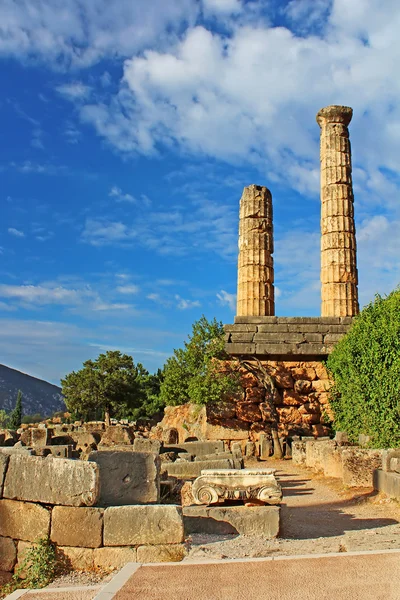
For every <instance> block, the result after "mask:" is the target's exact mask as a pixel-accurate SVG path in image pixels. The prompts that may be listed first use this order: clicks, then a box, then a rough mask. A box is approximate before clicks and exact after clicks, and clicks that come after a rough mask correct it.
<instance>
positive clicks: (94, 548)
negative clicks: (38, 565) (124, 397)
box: [0, 453, 186, 571]
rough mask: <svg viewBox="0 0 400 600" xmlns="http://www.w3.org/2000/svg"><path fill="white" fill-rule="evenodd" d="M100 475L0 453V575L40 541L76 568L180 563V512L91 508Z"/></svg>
mask: <svg viewBox="0 0 400 600" xmlns="http://www.w3.org/2000/svg"><path fill="white" fill-rule="evenodd" d="M115 454H116V453H115ZM116 458H118V457H116ZM29 472H31V473H32V475H31V477H32V479H34V482H32V483H31V482H29V481H27V479H28V480H29ZM100 472H101V468H100V469H99V466H98V465H97V464H96V463H94V462H84V461H74V460H68V459H65V460H64V459H52V458H41V457H36V456H29V455H8V454H2V453H0V484H2V482H3V481H4V484H2V485H0V571H12V570H13V569H14V568H15V566H16V565H19V564H21V563H22V561H23V558H24V556H25V555H26V552H27V550H28V548H30V547H31V546H32V544H34V543H35V542H36V541H37V540H38V539H39V538H43V537H44V538H47V537H49V539H50V540H51V541H52V542H54V544H55V545H56V547H57V552H58V554H59V555H60V557H62V558H64V559H66V560H67V561H68V562H69V564H70V565H71V567H72V568H74V569H77V570H87V569H96V568H103V569H109V568H110V569H114V568H118V567H121V566H123V565H124V564H125V563H126V562H127V561H131V562H132V561H133V562H135V561H139V562H160V561H179V560H182V559H183V558H184V556H185V555H186V549H185V546H184V544H183V542H184V529H183V516H182V510H181V507H179V506H175V505H160V504H152V505H147V504H143V505H129V506H110V507H107V508H101V507H94V506H93V504H96V503H97V502H98V500H99V493H100V485H99V477H100ZM22 475H24V476H22ZM109 476H110V473H109ZM33 483H34V485H33ZM38 490H39V491H38ZM146 493H148V489H144V494H146ZM137 495H139V490H137ZM141 499H142V500H144V497H143V498H141Z"/></svg>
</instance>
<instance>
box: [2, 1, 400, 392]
mask: <svg viewBox="0 0 400 600" xmlns="http://www.w3.org/2000/svg"><path fill="white" fill-rule="evenodd" d="M399 28H400V5H399V3H398V2H397V0H352V1H351V2H349V1H348V0H332V1H330V0H291V1H290V2H285V1H278V0H274V1H273V0H271V1H267V0H251V1H250V0H247V1H245V0H174V2H165V0H115V1H114V2H112V3H110V2H109V1H108V0H96V1H94V2H86V1H85V0H37V2H32V1H31V0H3V1H2V2H1V4H0V206H1V220H0V363H3V364H6V365H9V366H11V367H14V368H17V369H21V370H23V371H25V372H28V373H30V374H33V375H36V376H38V377H42V378H45V379H48V380H50V381H53V382H55V383H58V382H59V379H60V377H62V376H63V375H65V374H66V373H67V372H69V371H71V370H72V369H78V368H79V367H80V366H81V364H82V362H83V361H84V360H86V359H87V358H90V357H93V358H94V357H95V356H97V354H98V353H99V352H100V351H104V350H106V349H114V348H115V349H121V350H123V351H126V352H128V353H131V354H132V355H133V357H134V360H135V361H136V362H142V363H143V364H144V365H145V366H146V367H147V368H148V369H149V370H150V371H153V370H155V369H156V368H157V367H158V366H161V365H162V364H163V363H164V362H165V360H166V358H167V357H168V356H169V355H170V354H171V352H172V350H173V348H175V347H179V346H181V345H182V343H183V340H184V339H185V338H186V336H187V334H188V333H189V332H190V328H191V324H192V323H193V321H194V320H196V319H198V318H199V317H200V316H201V315H202V314H205V315H206V316H207V317H209V318H211V317H213V316H216V317H217V318H218V319H220V320H222V321H223V322H225V323H229V322H232V320H233V317H234V313H235V293H236V258H237V228H238V207H239V199H240V196H241V193H242V189H243V187H244V186H247V185H250V184H251V183H255V184H258V185H266V186H267V187H269V188H270V189H271V191H272V195H273V202H274V217H275V218H274V225H275V255H274V259H275V279H276V286H277V302H276V313H277V314H278V315H318V314H319V311H320V296H319V294H320V291H319V287H320V286H319V209H320V204H319V128H318V125H317V124H316V122H315V115H316V113H317V111H318V110H319V109H320V108H321V107H323V106H325V105H328V104H346V105H350V106H352V107H353V109H354V117H353V121H352V123H351V125H350V133H351V140H352V146H353V174H354V190H355V197H356V207H355V210H356V225H357V239H358V261H359V275H360V300H361V303H362V304H365V303H366V302H368V301H369V300H371V299H372V298H373V297H374V294H375V293H377V292H379V293H381V294H383V293H386V292H389V291H390V290H391V289H393V288H394V287H395V286H397V285H398V283H399V281H400V235H399V231H400V210H399V208H400V202H399V185H400V180H399V175H400V167H399V165H400V104H399V97H400V93H399V92H400V77H399V64H400V38H399V36H398V31H399Z"/></svg>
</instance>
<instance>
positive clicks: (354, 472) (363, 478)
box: [292, 440, 387, 488]
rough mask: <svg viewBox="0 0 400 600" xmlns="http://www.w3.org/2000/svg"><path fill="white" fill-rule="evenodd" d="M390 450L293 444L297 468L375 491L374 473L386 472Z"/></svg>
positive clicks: (322, 443)
mask: <svg viewBox="0 0 400 600" xmlns="http://www.w3.org/2000/svg"><path fill="white" fill-rule="evenodd" d="M385 452H387V451H386V450H372V449H367V448H360V447H358V446H341V445H339V444H338V443H337V442H336V441H335V440H302V441H294V442H293V444H292V460H293V463H294V464H297V465H300V466H304V467H307V468H309V469H312V470H313V471H314V472H316V473H323V474H324V475H325V476H326V477H334V478H337V479H341V480H342V481H343V484H344V485H345V486H347V487H367V488H373V487H374V471H375V470H376V469H382V467H383V464H384V460H385Z"/></svg>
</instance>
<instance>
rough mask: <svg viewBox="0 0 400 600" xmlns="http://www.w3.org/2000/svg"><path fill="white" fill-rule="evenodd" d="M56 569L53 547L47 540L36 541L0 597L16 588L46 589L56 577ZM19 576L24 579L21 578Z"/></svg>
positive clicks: (0, 591) (2, 590)
mask: <svg viewBox="0 0 400 600" xmlns="http://www.w3.org/2000/svg"><path fill="white" fill-rule="evenodd" d="M57 567H58V565H57V556H56V549H55V546H54V545H53V544H52V543H51V542H50V541H49V540H48V538H40V539H38V540H37V541H36V542H35V544H34V546H32V547H31V548H29V550H28V551H27V553H26V556H25V558H24V560H23V561H22V563H21V564H20V565H19V567H18V568H17V569H16V570H15V574H14V575H13V577H12V580H11V581H10V583H8V584H7V585H5V586H4V587H3V588H2V589H1V590H0V597H1V596H2V595H4V594H10V593H11V592H13V591H14V590H16V589H18V588H24V589H25V588H43V587H46V585H48V584H49V583H51V582H52V581H53V579H54V577H55V576H56V573H57ZM21 575H24V577H23V578H22V577H21Z"/></svg>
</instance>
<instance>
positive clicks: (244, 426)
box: [160, 360, 331, 445]
mask: <svg viewBox="0 0 400 600" xmlns="http://www.w3.org/2000/svg"><path fill="white" fill-rule="evenodd" d="M262 363H263V365H265V366H266V367H267V370H268V371H269V373H270V374H271V375H272V376H273V378H274V380H275V383H276V392H275V395H274V404H275V405H276V409H277V412H278V415H279V420H280V425H279V429H280V433H281V435H282V436H288V435H309V436H311V435H313V436H325V435H328V434H329V433H330V429H329V427H328V426H327V423H328V422H329V420H330V417H331V413H330V406H329V388H330V386H331V381H330V380H329V378H328V373H327V371H326V369H325V366H324V365H323V363H322V362H321V361H318V360H309V361H299V360H286V361H273V360H269V361H268V360H267V361H262ZM241 381H242V386H243V392H242V393H240V394H238V395H237V396H236V397H235V398H231V399H227V400H225V401H223V402H216V403H209V404H207V405H206V406H203V407H200V406H197V405H193V404H184V405H181V406H167V408H166V409H165V413H164V418H163V420H162V421H161V423H160V427H162V429H163V430H169V429H175V430H176V431H177V432H178V434H179V442H184V441H185V440H186V439H188V438H192V437H196V438H197V439H199V440H224V441H225V442H227V443H228V445H229V444H230V443H232V442H241V443H242V445H245V443H246V442H247V441H253V442H258V441H259V437H260V434H261V433H267V434H268V433H269V431H270V421H269V419H270V412H269V404H268V402H266V398H265V389H264V388H263V387H262V386H261V385H260V384H259V382H258V380H257V379H256V377H255V376H254V375H252V374H250V373H248V372H245V371H244V370H242V375H241Z"/></svg>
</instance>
